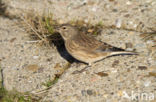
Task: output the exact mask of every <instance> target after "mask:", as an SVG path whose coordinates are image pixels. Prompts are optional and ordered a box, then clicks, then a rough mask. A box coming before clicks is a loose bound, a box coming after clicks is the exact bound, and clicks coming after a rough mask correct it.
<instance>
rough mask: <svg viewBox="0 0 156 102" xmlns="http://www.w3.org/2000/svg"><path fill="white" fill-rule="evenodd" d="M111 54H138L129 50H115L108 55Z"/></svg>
mask: <svg viewBox="0 0 156 102" xmlns="http://www.w3.org/2000/svg"><path fill="white" fill-rule="evenodd" d="M113 55H138V53H137V52H131V51H115V52H111V53H110V56H113Z"/></svg>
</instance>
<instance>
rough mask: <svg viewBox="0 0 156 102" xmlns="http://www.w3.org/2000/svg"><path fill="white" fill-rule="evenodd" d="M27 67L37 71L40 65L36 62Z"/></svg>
mask: <svg viewBox="0 0 156 102" xmlns="http://www.w3.org/2000/svg"><path fill="white" fill-rule="evenodd" d="M26 69H27V70H29V71H33V72H36V71H37V70H38V69H39V66H38V65H36V64H32V65H28V66H26Z"/></svg>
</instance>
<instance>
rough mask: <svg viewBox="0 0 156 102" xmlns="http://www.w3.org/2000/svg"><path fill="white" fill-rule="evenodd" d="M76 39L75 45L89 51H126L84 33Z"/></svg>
mask: <svg viewBox="0 0 156 102" xmlns="http://www.w3.org/2000/svg"><path fill="white" fill-rule="evenodd" d="M75 38H76V39H74V42H75V43H77V44H78V45H79V46H81V48H85V49H89V50H90V51H97V52H112V51H125V50H124V49H121V48H117V47H114V46H111V45H109V44H107V43H104V42H102V41H99V40H97V39H95V38H94V37H91V36H88V35H86V34H84V33H80V34H78V35H77V36H76V37H75Z"/></svg>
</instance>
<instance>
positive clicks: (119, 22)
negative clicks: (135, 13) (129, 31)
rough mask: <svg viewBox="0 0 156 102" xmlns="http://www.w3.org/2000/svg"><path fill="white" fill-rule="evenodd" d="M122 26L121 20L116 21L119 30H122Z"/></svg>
mask: <svg viewBox="0 0 156 102" xmlns="http://www.w3.org/2000/svg"><path fill="white" fill-rule="evenodd" d="M121 24H122V20H121V19H117V20H116V21H115V25H116V27H117V28H120V27H121Z"/></svg>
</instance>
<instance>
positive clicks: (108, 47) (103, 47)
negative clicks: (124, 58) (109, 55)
mask: <svg viewBox="0 0 156 102" xmlns="http://www.w3.org/2000/svg"><path fill="white" fill-rule="evenodd" d="M101 43H102V42H101ZM95 51H96V52H115V51H125V50H124V49H122V48H118V47H114V46H111V45H109V44H107V43H104V42H103V44H101V45H100V46H98V48H96V50H95Z"/></svg>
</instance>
